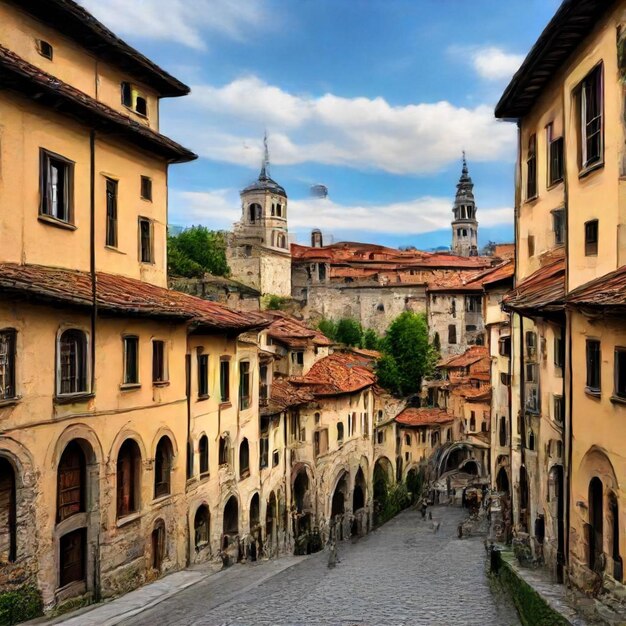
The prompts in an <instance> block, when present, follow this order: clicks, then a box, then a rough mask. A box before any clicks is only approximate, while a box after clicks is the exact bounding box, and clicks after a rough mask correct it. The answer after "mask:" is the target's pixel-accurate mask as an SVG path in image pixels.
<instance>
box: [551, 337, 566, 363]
mask: <svg viewBox="0 0 626 626" xmlns="http://www.w3.org/2000/svg"><path fill="white" fill-rule="evenodd" d="M554 365H555V366H556V367H560V368H561V369H563V368H564V367H565V341H564V340H563V337H560V336H556V337H555V338H554Z"/></svg>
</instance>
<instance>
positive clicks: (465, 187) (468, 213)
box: [452, 151, 478, 256]
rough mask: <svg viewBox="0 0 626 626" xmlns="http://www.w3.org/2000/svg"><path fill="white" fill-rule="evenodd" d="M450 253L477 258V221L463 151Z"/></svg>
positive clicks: (471, 187) (453, 209)
mask: <svg viewBox="0 0 626 626" xmlns="http://www.w3.org/2000/svg"><path fill="white" fill-rule="evenodd" d="M452 212H453V213H454V219H453V220H452V253H453V254H458V255H459V256H478V220H477V219H476V202H475V200H474V183H473V182H472V179H471V177H470V175H469V171H468V169H467V161H466V159H465V151H464V152H463V168H462V169H461V177H460V178H459V182H458V183H457V185H456V197H455V199H454V207H453V208H452Z"/></svg>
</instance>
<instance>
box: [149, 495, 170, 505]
mask: <svg viewBox="0 0 626 626" xmlns="http://www.w3.org/2000/svg"><path fill="white" fill-rule="evenodd" d="M171 498H172V494H171V493H165V494H163V495H161V496H156V497H155V498H153V499H152V506H158V505H159V504H163V503H165V502H167V501H168V500H171Z"/></svg>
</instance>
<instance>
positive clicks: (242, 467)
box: [239, 437, 250, 479]
mask: <svg viewBox="0 0 626 626" xmlns="http://www.w3.org/2000/svg"><path fill="white" fill-rule="evenodd" d="M248 476H250V446H249V445H248V440H247V439H246V438H245V437H244V438H243V441H242V442H241V445H240V446H239V478H242V479H243V478H247V477H248Z"/></svg>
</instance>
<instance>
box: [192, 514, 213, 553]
mask: <svg viewBox="0 0 626 626" xmlns="http://www.w3.org/2000/svg"><path fill="white" fill-rule="evenodd" d="M210 521H211V514H210V513H209V507H208V506H207V505H206V504H201V505H200V506H199V507H198V510H197V511H196V514H195V516H194V519H193V530H194V546H195V548H196V550H202V549H203V548H205V547H206V546H208V545H209V541H210Z"/></svg>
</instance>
